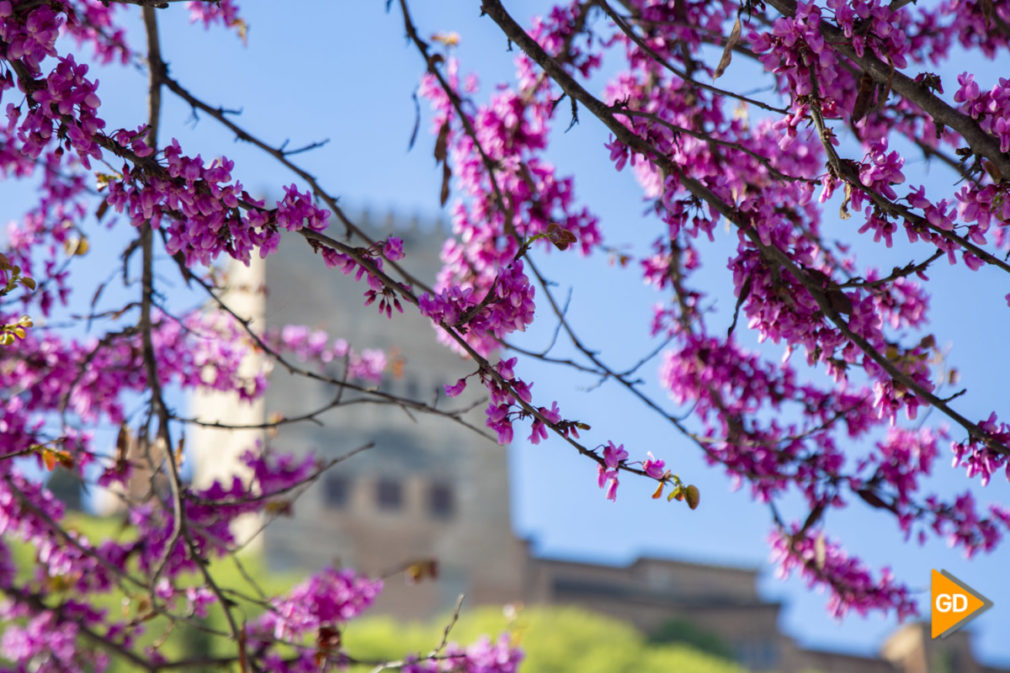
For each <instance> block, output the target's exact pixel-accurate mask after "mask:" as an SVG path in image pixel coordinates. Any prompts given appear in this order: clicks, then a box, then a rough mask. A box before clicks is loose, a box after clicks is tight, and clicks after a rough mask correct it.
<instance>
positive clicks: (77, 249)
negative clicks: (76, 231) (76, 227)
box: [63, 236, 91, 257]
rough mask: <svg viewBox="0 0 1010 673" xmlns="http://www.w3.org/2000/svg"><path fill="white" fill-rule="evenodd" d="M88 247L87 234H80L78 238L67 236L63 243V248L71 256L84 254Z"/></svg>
mask: <svg viewBox="0 0 1010 673" xmlns="http://www.w3.org/2000/svg"><path fill="white" fill-rule="evenodd" d="M90 247H91V245H90V244H89V243H88V237H87V236H81V237H80V238H68V239H67V240H66V241H65V242H64V243H63V250H64V251H65V252H66V253H67V254H68V255H70V256H71V257H73V256H78V257H79V256H81V255H84V254H86V253H87V252H88V249H89V248H90Z"/></svg>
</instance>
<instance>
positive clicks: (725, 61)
mask: <svg viewBox="0 0 1010 673" xmlns="http://www.w3.org/2000/svg"><path fill="white" fill-rule="evenodd" d="M739 41H740V17H739V16H737V17H736V21H734V22H733V29H732V30H731V31H730V32H729V38H728V39H727V40H726V46H725V47H724V48H723V50H722V58H720V59H719V65H717V66H716V67H715V72H714V73H713V74H712V79H719V78H720V77H722V74H723V73H724V72H726V68H728V67H729V63H730V61H732V60H733V47H735V46H736V43H737V42H739Z"/></svg>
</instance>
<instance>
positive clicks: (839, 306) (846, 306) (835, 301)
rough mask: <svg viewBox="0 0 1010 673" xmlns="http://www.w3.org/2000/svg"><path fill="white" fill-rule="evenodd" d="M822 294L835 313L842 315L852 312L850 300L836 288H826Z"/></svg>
mask: <svg viewBox="0 0 1010 673" xmlns="http://www.w3.org/2000/svg"><path fill="white" fill-rule="evenodd" d="M824 296H825V297H826V298H827V300H828V306H830V307H831V308H832V309H834V311H835V313H840V314H842V315H851V314H852V300H851V299H849V297H848V295H846V294H845V293H844V292H842V291H841V290H839V289H838V288H832V289H830V290H828V291H827V292H826V293H825V295H824Z"/></svg>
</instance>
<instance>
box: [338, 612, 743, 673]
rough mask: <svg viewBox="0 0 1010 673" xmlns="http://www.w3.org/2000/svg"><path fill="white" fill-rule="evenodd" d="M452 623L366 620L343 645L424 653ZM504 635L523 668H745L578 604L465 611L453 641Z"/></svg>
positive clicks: (363, 655)
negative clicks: (509, 614)
mask: <svg viewBox="0 0 1010 673" xmlns="http://www.w3.org/2000/svg"><path fill="white" fill-rule="evenodd" d="M446 623H448V618H447V617H444V618H442V619H440V620H435V621H433V622H432V623H430V624H428V625H419V624H411V625H401V624H398V623H397V622H395V621H393V620H391V619H385V618H373V619H363V620H359V621H357V622H355V623H353V624H350V625H349V626H348V628H347V631H346V633H345V634H344V644H345V646H346V647H347V650H348V651H349V652H350V653H351V654H352V655H354V656H356V657H358V658H359V659H383V658H399V657H402V656H404V655H406V654H409V653H417V652H422V653H426V652H429V651H431V649H432V648H434V647H435V646H436V645H438V643H439V642H440V641H441V639H442V630H443V629H444V627H445V624H446ZM501 633H508V634H509V636H510V637H511V638H512V639H513V640H514V642H516V643H517V644H518V645H519V646H520V647H522V648H523V650H524V651H525V654H526V656H525V659H524V661H523V666H522V670H523V671H524V673H568V672H572V673H574V672H576V671H578V673H669V672H670V671H690V672H691V673H743V670H742V669H741V668H740V667H738V666H737V665H736V664H734V663H733V662H731V661H728V660H726V659H725V658H720V657H717V656H713V655H712V654H708V653H705V652H703V651H700V650H699V649H697V648H695V647H691V646H689V645H686V644H680V643H678V644H665V643H664V644H655V643H650V642H649V641H648V640H647V639H646V638H645V636H643V635H642V634H641V633H640V632H639V631H637V630H636V629H634V628H633V627H631V626H629V625H628V624H625V623H624V622H620V621H618V620H615V619H611V618H609V617H603V616H601V615H598V614H595V613H592V612H588V611H585V610H580V609H576V608H562V607H537V608H529V609H525V610H523V611H521V612H520V613H518V615H516V616H515V617H513V618H512V619H509V618H506V616H505V615H504V614H503V613H502V611H501V610H500V609H495V608H479V609H476V610H472V611H466V610H464V613H463V616H461V617H460V620H459V622H458V623H457V624H456V625H455V626H454V627H453V629H452V633H451V637H450V640H451V641H458V642H461V643H466V642H472V641H473V640H475V639H477V638H479V637H480V636H481V635H488V636H490V637H492V638H495V637H497V636H498V634H501Z"/></svg>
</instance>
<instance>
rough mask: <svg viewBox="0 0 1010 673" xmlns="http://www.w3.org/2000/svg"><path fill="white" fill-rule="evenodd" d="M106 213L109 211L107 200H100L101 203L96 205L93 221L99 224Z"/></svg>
mask: <svg viewBox="0 0 1010 673" xmlns="http://www.w3.org/2000/svg"><path fill="white" fill-rule="evenodd" d="M108 211H109V199H108V198H104V199H102V202H101V203H99V204H98V209H97V210H95V219H96V220H98V221H99V222H101V221H102V218H103V217H105V213H107V212H108Z"/></svg>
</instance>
